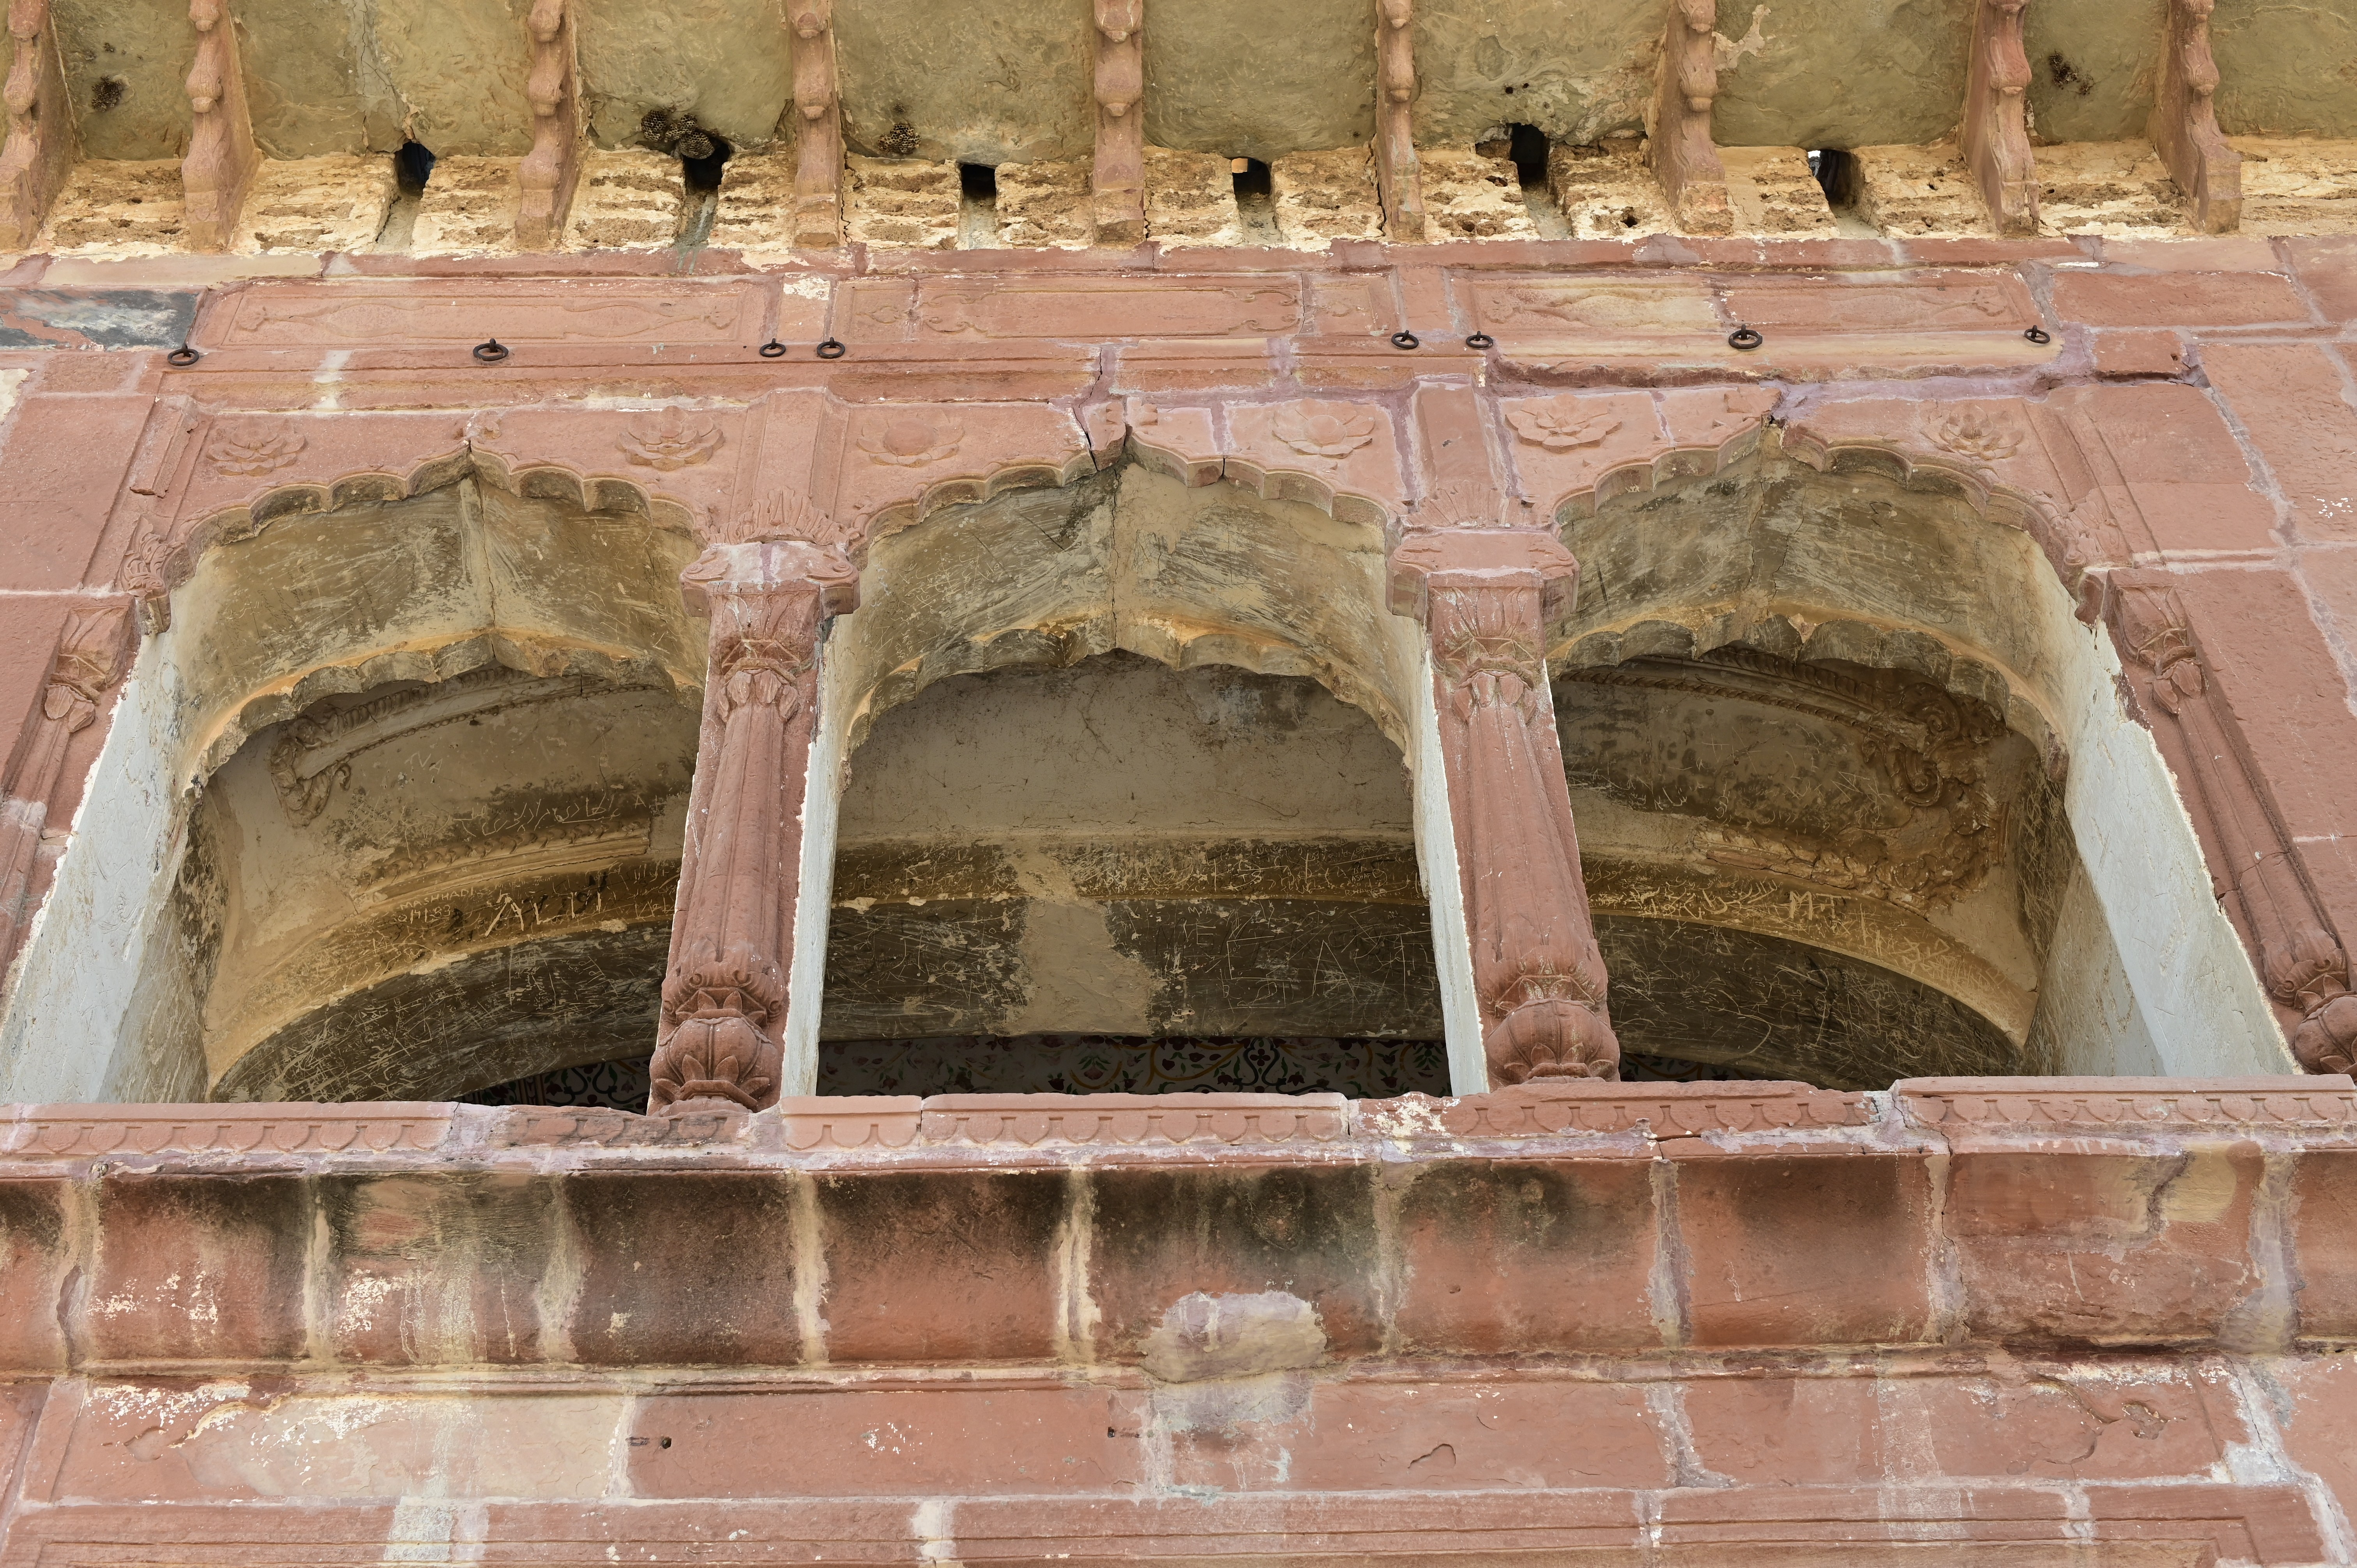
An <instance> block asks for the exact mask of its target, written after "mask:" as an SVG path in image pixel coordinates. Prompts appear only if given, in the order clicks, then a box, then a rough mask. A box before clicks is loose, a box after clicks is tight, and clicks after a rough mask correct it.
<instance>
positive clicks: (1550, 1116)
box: [0, 1074, 2357, 1167]
mask: <svg viewBox="0 0 2357 1568" xmlns="http://www.w3.org/2000/svg"><path fill="white" fill-rule="evenodd" d="M1894 1115H1895V1118H1896V1119H1895V1120H1894V1119H1893V1118H1894ZM2222 1132H2223V1133H2233V1134H2234V1135H2235V1136H2237V1137H2259V1136H2308V1137H2317V1138H2322V1139H2325V1140H2326V1144H2327V1145H2329V1146H2335V1147H2337V1146H2339V1140H2341V1139H2342V1138H2344V1137H2346V1136H2348V1135H2352V1134H2357V1082H2353V1081H2352V1080H2351V1079H2349V1078H2348V1076H2347V1075H2345V1074H2342V1075H2321V1076H2309V1077H2298V1078H2293V1077H2287V1078H2253V1079H2134V1078H2118V1079H2110V1078H2107V1079H2039V1078H2018V1079H1901V1080H1900V1082H1898V1083H1896V1084H1894V1085H1892V1087H1891V1088H1890V1090H1888V1091H1886V1092H1883V1093H1864V1092H1857V1091H1851V1090H1821V1089H1814V1088H1812V1087H1810V1086H1809V1085H1807V1084H1803V1083H1779V1082H1741V1083H1734V1082H1729V1083H1718V1082H1708V1081H1705V1082H1697V1083H1685V1084H1659V1083H1602V1082H1564V1081H1555V1082H1546V1083H1534V1084H1530V1085H1526V1086H1523V1087H1518V1088H1514V1089H1507V1090H1495V1091H1493V1092H1491V1093H1488V1094H1480V1095H1469V1096H1464V1097H1459V1098H1445V1099H1435V1098H1432V1097H1430V1096H1426V1095H1408V1096H1405V1097H1403V1098H1400V1099H1397V1100H1359V1101H1352V1100H1345V1099H1344V1098H1343V1097H1341V1096H1340V1095H1336V1094H1301V1095H1280V1094H1245V1093H1201V1092H1198V1093H1185V1094H1166V1095H1127V1094H1104V1095H1063V1094H949V1095H934V1096H931V1097H929V1098H920V1097H918V1096H915V1095H877V1096H844V1097H841V1098H812V1097H791V1096H789V1097H786V1098H784V1099H781V1100H780V1101H777V1102H776V1103H775V1104H774V1105H773V1106H771V1107H770V1108H769V1109H767V1110H765V1111H763V1112H759V1113H755V1114H748V1113H747V1112H744V1111H742V1110H741V1109H735V1108H725V1107H716V1108H714V1109H712V1110H710V1111H699V1112H686V1113H681V1114H676V1115H671V1116H640V1115H635V1114H632V1113H630V1112H622V1111H609V1110H603V1109H583V1108H577V1107H564V1106H507V1107H488V1106H473V1105H453V1104H436V1103H414V1104H400V1103H386V1104H363V1105H308V1104H232V1105H17V1106H10V1107H0V1159H5V1160H9V1161H16V1162H36V1163H38V1162H42V1161H51V1160H90V1159H114V1158H128V1157H139V1158H143V1159H153V1160H157V1161H162V1162H165V1163H166V1164H167V1165H168V1164H169V1163H170V1162H172V1161H174V1160H176V1159H179V1158H182V1157H185V1156H199V1155H203V1156H212V1155H272V1156H281V1155H285V1156H296V1157H300V1158H319V1159H331V1158H332V1159H336V1160H347V1159H351V1158H369V1157H374V1156H385V1157H393V1156H404V1157H406V1156H411V1155H433V1156H436V1157H437V1158H458V1157H466V1156H469V1155H472V1154H476V1153H479V1152H484V1151H495V1150H499V1149H523V1148H546V1149H552V1150H557V1149H563V1150H574V1151H578V1152H579V1154H580V1155H582V1156H583V1157H587V1158H593V1159H594V1158H595V1157H597V1155H599V1154H600V1152H601V1151H603V1152H611V1153H614V1154H617V1155H626V1156H627V1155H633V1154H634V1153H635V1152H637V1151H641V1150H647V1151H660V1152H662V1154H663V1155H664V1157H665V1158H672V1157H675V1156H678V1155H693V1154H694V1152H696V1151H699V1150H700V1151H705V1152H706V1153H707V1154H709V1155H712V1156H713V1157H716V1158H725V1159H726V1161H727V1162H729V1163H731V1164H734V1165H742V1164H744V1163H746V1162H748V1161H750V1162H754V1163H756V1164H758V1163H760V1162H763V1161H774V1160H780V1159H782V1160H785V1161H787V1162H788V1163H791V1162H792V1161H793V1160H794V1159H795V1158H797V1157H798V1156H802V1155H841V1154H859V1155H871V1156H875V1157H878V1158H889V1157H892V1156H896V1155H898V1156H905V1157H908V1158H910V1159H915V1160H919V1161H920V1162H922V1163H923V1164H925V1165H928V1166H929V1167H937V1166H939V1165H941V1164H942V1160H943V1158H944V1157H945V1156H946V1157H949V1158H950V1160H951V1163H952V1165H954V1164H955V1163H956V1162H955V1156H957V1155H960V1154H961V1153H964V1154H972V1155H983V1154H987V1153H992V1152H1003V1153H1026V1152H1028V1153H1049V1154H1056V1155H1059V1157H1063V1156H1071V1157H1075V1158H1080V1157H1092V1156H1095V1155H1112V1154H1122V1155H1125V1156H1135V1157H1150V1156H1152V1155H1153V1154H1154V1152H1155V1151H1157V1150H1163V1151H1168V1152H1170V1153H1172V1154H1174V1155H1175V1154H1177V1153H1179V1152H1180V1151H1184V1150H1189V1149H1194V1150H1218V1149H1229V1150H1235V1151H1239V1152H1242V1151H1254V1150H1256V1151H1262V1152H1263V1153H1269V1152H1276V1153H1281V1152H1283V1151H1286V1150H1294V1151H1297V1152H1300V1153H1302V1154H1305V1155H1308V1154H1310V1153H1313V1152H1316V1153H1319V1154H1320V1155H1321V1156H1322V1155H1335V1154H1344V1155H1347V1154H1350V1153H1351V1151H1358V1152H1359V1153H1360V1154H1361V1155H1377V1154H1380V1153H1382V1152H1383V1150H1385V1149H1389V1148H1393V1147H1395V1146H1398V1145H1402V1144H1410V1145H1416V1146H1423V1145H1427V1144H1431V1145H1437V1144H1484V1143H1491V1142H1502V1143H1507V1144H1532V1145H1545V1146H1547V1147H1549V1148H1552V1149H1556V1150H1560V1151H1562V1152H1565V1153H1566V1154H1576V1153H1577V1151H1578V1149H1579V1148H1581V1147H1583V1146H1589V1145H1592V1146H1593V1147H1594V1149H1595V1151H1596V1152H1597V1153H1598V1154H1607V1153H1614V1152H1615V1151H1618V1153H1620V1154H1625V1153H1627V1152H1628V1150H1627V1149H1625V1148H1623V1147H1622V1141H1623V1140H1625V1139H1626V1138H1628V1137H1629V1136H1631V1135H1635V1136H1636V1137H1637V1138H1638V1139H1639V1140H1640V1145H1642V1144H1658V1143H1663V1142H1675V1141H1677V1140H1683V1139H1692V1138H1702V1139H1712V1138H1728V1137H1732V1138H1735V1139H1737V1140H1738V1142H1737V1143H1736V1144H1729V1145H1728V1147H1730V1148H1735V1147H1748V1146H1750V1145H1749V1144H1743V1143H1741V1141H1740V1140H1741V1139H1742V1138H1744V1137H1745V1136H1746V1135H1755V1134H1766V1135H1768V1136H1769V1137H1770V1143H1771V1144H1772V1143H1773V1141H1774V1140H1775V1139H1777V1138H1780V1137H1783V1136H1786V1135H1801V1136H1803V1137H1811V1136H1819V1135H1830V1136H1833V1137H1835V1140H1836V1143H1837V1144H1840V1146H1848V1145H1849V1144H1850V1143H1853V1142H1855V1141H1856V1140H1857V1139H1859V1138H1864V1139H1866V1140H1867V1141H1866V1142H1865V1143H1863V1144H1857V1147H1858V1148H1860V1149H1865V1148H1869V1147H1872V1148H1880V1149H1883V1150H1885V1151H1886V1152H1894V1153H1895V1152H1901V1151H1904V1150H1906V1149H1908V1148H1910V1147H1911V1148H1916V1149H1918V1150H1919V1151H1920V1150H1921V1149H1924V1148H1930V1147H1934V1146H1936V1141H1937V1140H1938V1139H1940V1138H1942V1137H1943V1136H1946V1135H1948V1134H1956V1135H1959V1136H1966V1137H1970V1138H1974V1139H1978V1138H1982V1137H1984V1136H1986V1135H1988V1134H1992V1133H1999V1134H2007V1133H2018V1134H2021V1135H2025V1136H2029V1137H2032V1138H2037V1137H2042V1136H2050V1135H2052V1134H2055V1133H2063V1134H2071V1135H2084V1134H2103V1135H2105V1136H2107V1137H2114V1138H2117V1137H2125V1138H2128V1139H2131V1140H2133V1139H2136V1138H2149V1137H2158V1138H2163V1139H2178V1138H2184V1137H2213V1136H2215V1135H2216V1134H2218V1133H2222ZM1927 1138H1928V1139H1931V1140H1933V1142H1932V1143H1928V1144H1927V1143H1925V1142H1924V1140H1925V1139H1927ZM1762 1146H1768V1145H1762ZM1615 1157H1618V1155H1617V1154H1616V1155H1615Z"/></svg>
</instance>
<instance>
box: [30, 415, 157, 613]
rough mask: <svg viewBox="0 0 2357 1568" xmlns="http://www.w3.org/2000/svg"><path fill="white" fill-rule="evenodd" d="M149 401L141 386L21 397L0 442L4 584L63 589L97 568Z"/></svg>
mask: <svg viewBox="0 0 2357 1568" xmlns="http://www.w3.org/2000/svg"><path fill="white" fill-rule="evenodd" d="M150 401H151V400H149V399H148V398H147V397H145V396H144V395H141V394H138V393H90V394H83V395H56V396H52V395H48V394H45V393H36V394H35V395H33V396H31V397H27V398H25V399H23V400H22V401H21V402H20V403H18V404H17V407H16V416H15V417H14V418H13V419H11V420H9V422H8V424H7V433H6V435H5V446H0V535H5V537H6V538H7V539H8V540H10V541H11V547H10V548H9V550H8V551H7V552H6V555H5V564H0V588H10V589H18V590H22V589H35V590H40V589H59V588H70V587H73V586H75V585H78V584H80V583H81V582H82V581H83V580H84V578H85V575H87V574H88V573H89V571H90V569H91V553H92V552H93V551H95V550H96V549H97V547H98V538H99V534H100V532H102V530H103V529H104V528H105V527H106V519H107V514H108V512H109V511H111V510H113V506H114V498H115V493H116V491H117V489H119V488H120V487H121V485H122V482H123V475H124V470H125V469H126V468H128V467H130V465H131V459H132V455H133V453H134V452H135V450H136V449H137V447H138V446H139V434H140V430H141V427H142V426H143V425H144V424H145V423H146V419H147V408H148V404H149V402H150Z"/></svg>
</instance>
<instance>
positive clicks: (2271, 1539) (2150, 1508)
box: [2087, 1481, 2325, 1563]
mask: <svg viewBox="0 0 2357 1568" xmlns="http://www.w3.org/2000/svg"><path fill="white" fill-rule="evenodd" d="M2087 1514H2088V1518H2089V1519H2090V1520H2092V1521H2093V1526H2094V1534H2095V1536H2096V1538H2097V1539H2098V1540H2104V1539H2109V1540H2113V1541H2170V1542H2176V1541H2186V1540H2188V1539H2190V1540H2194V1541H2204V1542H2205V1543H2206V1544H2209V1545H2210V1546H2211V1547H2212V1550H2213V1551H2215V1552H2216V1553H2217V1555H2218V1558H2219V1560H2221V1561H2224V1562H2238V1563H2315V1562H2319V1561H2322V1560H2323V1559H2324V1555H2325V1544H2324V1539H2325V1538H2324V1532H2323V1530H2321V1529H2320V1528H2319V1526H2318V1523H2317V1519H2316V1515H2315V1513H2314V1512H2313V1511H2312V1510H2311V1509H2309V1503H2308V1498H2307V1497H2306V1496H2305V1495H2304V1494H2303V1493H2302V1492H2301V1490H2300V1489H2299V1488H2298V1487H2293V1486H2241V1485H2236V1484H2233V1483H2229V1482H2224V1481H2211V1482H2203V1481H2190V1482H2182V1483H2179V1484H2178V1485H2175V1486H2155V1487H2093V1488H2091V1489H2090V1490H2089V1491H2088V1493H2087Z"/></svg>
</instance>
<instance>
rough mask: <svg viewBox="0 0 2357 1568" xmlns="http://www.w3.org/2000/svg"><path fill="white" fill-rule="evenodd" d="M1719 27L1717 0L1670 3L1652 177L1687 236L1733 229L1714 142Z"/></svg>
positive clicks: (1657, 96) (1656, 111) (1656, 99)
mask: <svg viewBox="0 0 2357 1568" xmlns="http://www.w3.org/2000/svg"><path fill="white" fill-rule="evenodd" d="M1717 27H1718V0H1670V20H1669V29H1668V31H1667V33H1666V34H1665V35H1664V36H1663V40H1662V77H1661V81H1659V83H1657V84H1656V86H1655V89H1654V92H1653V139H1652V157H1653V173H1654V174H1655V176H1656V177H1659V178H1660V180H1661V182H1662V194H1663V196H1665V197H1667V198H1668V199H1669V204H1670V210H1671V212H1672V213H1674V215H1675V216H1676V219H1677V224H1678V227H1679V228H1680V229H1681V230H1683V231H1685V232H1686V233H1689V234H1727V233H1732V232H1734V230H1735V209H1733V208H1731V207H1729V206H1728V205H1727V170H1726V169H1725V168H1724V167H1722V166H1720V164H1719V161H1718V149H1717V147H1716V146H1713V145H1711V140H1710V105H1711V100H1713V99H1714V98H1717V96H1718V59H1717V54H1716V53H1715V52H1714V47H1713V35H1714V33H1715V32H1716V30H1717Z"/></svg>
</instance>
